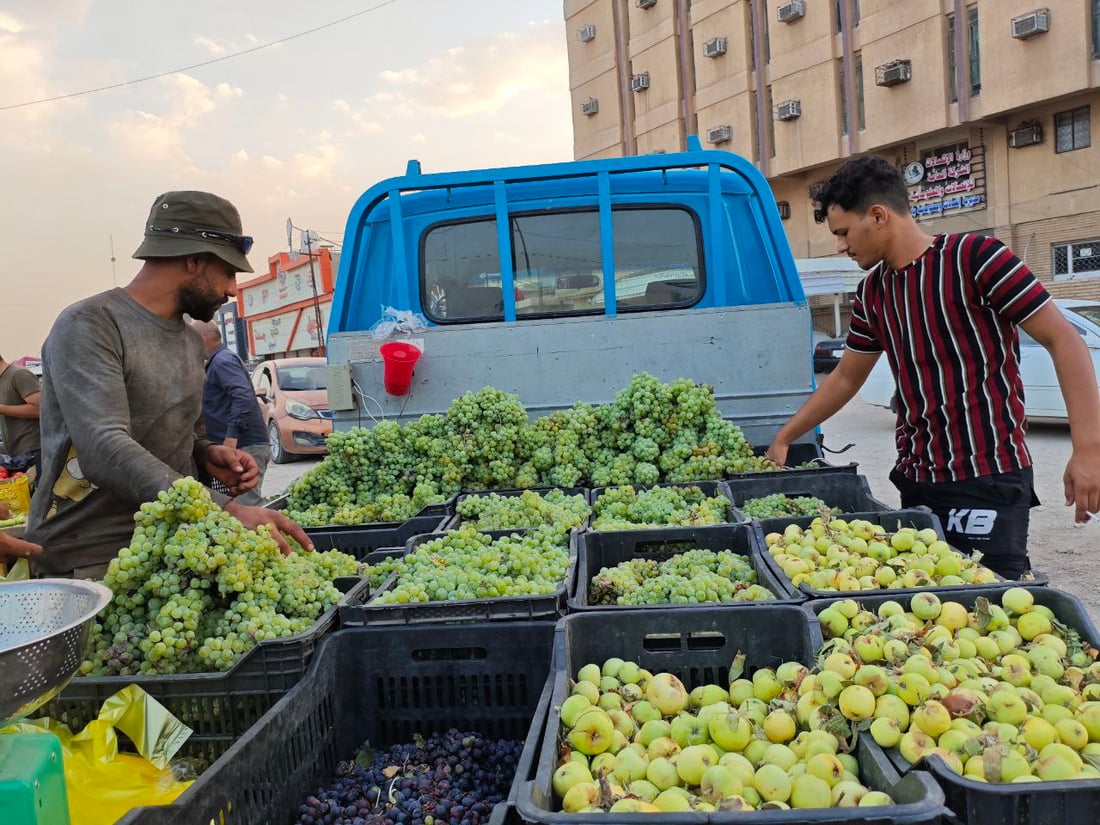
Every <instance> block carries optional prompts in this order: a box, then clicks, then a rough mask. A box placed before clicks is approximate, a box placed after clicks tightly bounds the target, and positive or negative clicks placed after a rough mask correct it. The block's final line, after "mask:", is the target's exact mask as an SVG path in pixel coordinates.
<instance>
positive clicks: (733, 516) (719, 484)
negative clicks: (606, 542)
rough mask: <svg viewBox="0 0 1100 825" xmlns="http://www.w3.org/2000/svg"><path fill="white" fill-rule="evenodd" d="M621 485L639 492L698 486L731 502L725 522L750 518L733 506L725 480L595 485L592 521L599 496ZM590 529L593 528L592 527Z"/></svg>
mask: <svg viewBox="0 0 1100 825" xmlns="http://www.w3.org/2000/svg"><path fill="white" fill-rule="evenodd" d="M621 487H633V488H634V489H635V490H637V491H638V492H642V491H643V490H652V489H653V488H654V487H698V488H699V490H700V491H701V492H702V493H703V495H704V496H706V497H707V498H714V497H715V496H722V497H723V498H725V499H728V500H729V502H730V503H729V506H728V507H727V508H726V521H725V522H723V523H724V524H743V523H744V522H746V521H748V519H747V518H745V516H743V515H742V514H741V511H740V510H738V509H737V508H736V507H734V506H733V499H732V497H731V496H730V492H729V489H728V488H727V487H726V482H724V481H684V482H670V483H663V484H615V485H612V486H610V487H593V488H592V490H591V491H590V493H589V497H590V500H591V503H592V521H593V522H594V521H595V520H596V518H597V514H596V501H597V499H599V497H600V496H602V495H603V494H604V493H606V492H607V491H608V490H616V489H619V488H621ZM668 526H669V527H676V526H678V525H674V524H670V525H668ZM589 529H591V527H590V528H589ZM637 529H638V530H649V529H652V528H650V527H642V526H639V527H638V528H637ZM598 532H608V533H610V532H632V531H627V530H625V529H624V530H614V531H612V530H604V531H598Z"/></svg>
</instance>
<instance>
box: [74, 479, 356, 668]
mask: <svg viewBox="0 0 1100 825" xmlns="http://www.w3.org/2000/svg"><path fill="white" fill-rule="evenodd" d="M134 520H135V522H136V527H135V528H134V534H133V537H132V538H131V540H130V545H129V546H128V547H124V548H122V549H121V550H119V552H118V556H116V557H115V558H114V559H112V560H111V563H110V566H109V567H108V569H107V575H106V577H105V578H104V581H103V583H104V584H106V585H107V586H108V587H109V588H111V590H112V591H113V592H114V598H113V599H112V600H111V602H110V604H108V605H107V607H106V608H105V609H104V611H103V612H102V613H101V614H100V615H99V617H98V619H97V620H96V622H95V625H94V629H93V634H92V644H91V655H90V656H89V658H88V659H87V660H86V661H85V662H83V664H82V665H81V667H80V673H81V674H82V675H85V676H135V675H138V674H156V673H164V674H167V673H191V672H201V671H217V670H226V669H228V668H229V667H230V666H232V665H233V663H234V662H236V661H237V660H238V659H239V658H240V657H241V656H243V655H244V654H245V653H247V652H248V651H249V650H251V649H252V647H254V646H255V644H256V643H257V642H259V641H262V640H264V639H278V638H283V637H287V636H293V635H294V634H296V633H302V632H304V631H306V630H308V629H309V628H310V627H311V626H312V625H313V624H314V623H315V622H316V621H317V619H318V617H320V615H321V614H322V613H323V612H324V611H325V610H327V609H328V608H329V607H331V606H332V605H334V604H335V603H336V602H337V601H338V600H339V598H340V595H341V594H340V591H339V590H338V589H337V588H336V587H335V586H334V585H333V583H332V581H333V579H335V578H337V577H339V576H355V575H358V572H359V564H358V562H356V560H355V559H354V558H353V557H351V556H348V555H345V554H344V553H340V552H337V551H329V552H325V553H320V552H318V553H304V552H294V553H291V554H290V555H289V556H282V555H281V554H280V552H279V547H278V545H277V544H276V543H275V540H274V539H273V538H272V537H271V535H270V534H269V532H268V531H267V528H266V527H261V528H260V529H259V530H258V531H253V530H249V529H247V528H246V527H245V526H244V525H242V524H241V523H240V522H239V521H237V519H235V518H234V517H233V516H231V515H230V514H229V513H226V512H225V511H224V510H222V509H221V508H220V507H218V506H217V505H216V504H214V503H213V501H212V500H211V498H210V491H209V490H207V489H206V488H205V487H203V486H202V484H200V483H199V482H198V481H196V480H194V479H193V478H184V479H180V480H179V481H177V482H176V483H175V484H173V485H172V487H171V488H170V489H168V490H166V491H164V492H162V493H161V494H160V495H159V496H158V497H157V500H156V501H151V502H147V503H146V504H143V505H142V506H141V509H140V510H139V511H138V513H137V514H136V515H135V516H134Z"/></svg>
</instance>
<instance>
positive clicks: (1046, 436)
mask: <svg viewBox="0 0 1100 825" xmlns="http://www.w3.org/2000/svg"><path fill="white" fill-rule="evenodd" d="M822 432H824V434H825V446H826V447H830V448H832V449H839V448H841V447H843V446H845V445H846V444H849V443H855V446H854V447H852V448H851V449H850V450H848V452H846V453H844V454H843V455H842V456H833V457H832V458H831V461H832V463H837V464H839V463H846V462H847V461H856V462H859V472H860V473H862V474H863V475H865V476H867V481H868V482H869V483H870V485H871V492H872V493H873V494H874V496H875V498H877V499H879V500H880V501H883V502H885V503H886V504H890V505H892V506H895V507H896V506H899V500H898V492H897V490H896V489H895V488H894V485H893V484H891V483H890V479H889V474H890V469H891V468H892V467H893V465H894V456H895V452H894V415H893V413H891V412H890V411H889V410H885V409H882V408H880V407H872V406H871V405H870V404H865V403H864V402H863V401H861V400H859V399H858V398H857V399H855V400H854V401H852V402H851V403H850V404H849V405H848V406H847V407H846V408H845V409H844V410H842V411H841V412H840V413H839V414H838V415H837V416H835V417H834V418H833V419H832V420H831V421H828V422H826V423H825V424H824V425H823V426H822ZM1028 446H1029V447H1030V449H1031V454H1032V458H1033V460H1034V462H1035V492H1036V493H1037V494H1038V496H1039V500H1040V501H1042V502H1043V504H1042V506H1040V507H1036V508H1034V509H1033V510H1032V511H1031V532H1030V541H1029V545H1028V553H1029V555H1030V556H1031V564H1032V566H1033V567H1035V568H1036V569H1038V570H1042V571H1043V572H1044V573H1046V574H1047V575H1049V576H1050V583H1051V585H1052V586H1055V587H1058V588H1059V589H1061V590H1065V591H1067V592H1069V593H1072V594H1074V595H1075V596H1077V597H1078V598H1080V599H1081V600H1082V601H1083V602H1084V603H1085V605H1086V607H1087V608H1088V610H1089V613H1090V615H1091V616H1092V619H1093V621H1096V622H1100V584H1098V582H1097V577H1096V573H1097V571H1098V570H1100V522H1095V521H1094V522H1093V523H1092V524H1090V525H1089V526H1087V527H1084V528H1075V527H1074V526H1073V511H1072V510H1071V509H1070V508H1068V507H1065V506H1064V505H1063V501H1064V500H1065V496H1064V494H1063V492H1062V472H1063V471H1064V470H1065V467H1066V461H1067V460H1068V459H1069V454H1070V439H1069V428H1068V427H1065V426H1056V425H1032V427H1031V429H1030V431H1029V435H1028Z"/></svg>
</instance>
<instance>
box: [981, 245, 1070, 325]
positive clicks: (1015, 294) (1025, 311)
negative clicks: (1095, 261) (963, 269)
mask: <svg viewBox="0 0 1100 825" xmlns="http://www.w3.org/2000/svg"><path fill="white" fill-rule="evenodd" d="M968 240H969V241H970V242H971V248H970V261H971V266H972V269H971V271H972V272H973V273H974V277H975V279H976V281H977V285H978V289H979V291H980V292H981V294H982V295H983V296H985V298H986V300H988V301H989V303H990V305H991V306H992V307H993V308H994V309H995V310H997V313H998V314H999V315H1000V316H1001V317H1002V318H1005V319H1006V320H1008V321H1011V322H1012V323H1013V324H1021V323H1023V322H1024V321H1026V320H1027V319H1028V318H1030V317H1031V316H1032V315H1034V314H1035V313H1036V312H1037V311H1038V310H1039V309H1040V308H1042V306H1043V305H1044V304H1046V303H1047V301H1049V300H1050V293H1049V292H1047V291H1046V289H1045V288H1044V287H1043V285H1042V284H1041V283H1040V282H1039V279H1038V278H1036V277H1035V275H1034V274H1033V273H1032V271H1031V270H1030V269H1028V268H1027V264H1025V263H1024V262H1023V261H1021V260H1020V259H1019V258H1017V257H1016V256H1015V255H1014V254H1013V253H1012V251H1011V250H1010V249H1009V248H1008V247H1007V246H1005V245H1004V244H1003V243H1001V242H1000V241H999V240H997V239H996V238H983V237H979V236H971V237H970V238H969V239H968Z"/></svg>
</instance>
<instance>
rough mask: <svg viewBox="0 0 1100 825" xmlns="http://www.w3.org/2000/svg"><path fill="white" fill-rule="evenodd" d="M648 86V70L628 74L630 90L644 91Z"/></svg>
mask: <svg viewBox="0 0 1100 825" xmlns="http://www.w3.org/2000/svg"><path fill="white" fill-rule="evenodd" d="M648 88H649V72H642V73H641V74H634V75H631V76H630V91H632V92H644V91H645V90H646V89H648Z"/></svg>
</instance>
